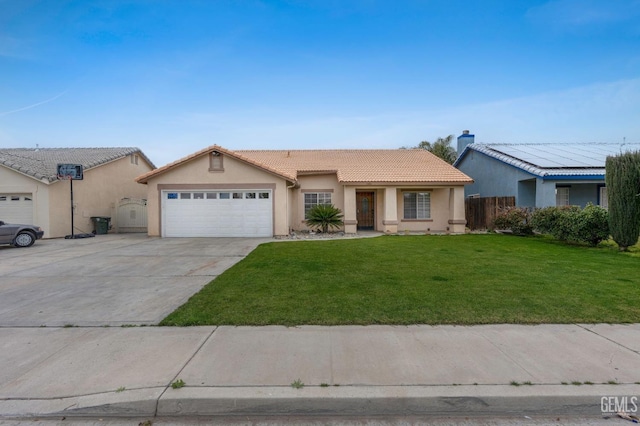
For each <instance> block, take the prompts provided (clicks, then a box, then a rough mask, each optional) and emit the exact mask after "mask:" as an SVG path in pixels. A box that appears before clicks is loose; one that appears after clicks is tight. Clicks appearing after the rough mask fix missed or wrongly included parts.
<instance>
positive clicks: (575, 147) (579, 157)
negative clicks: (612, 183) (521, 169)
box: [489, 144, 640, 169]
mask: <svg viewBox="0 0 640 426" xmlns="http://www.w3.org/2000/svg"><path fill="white" fill-rule="evenodd" d="M489 147H490V148H491V149H493V150H494V151H498V152H501V153H503V154H506V155H508V156H511V157H513V158H515V159H518V160H521V161H524V162H526V163H530V164H533V165H535V166H538V167H540V168H544V169H547V168H579V167H604V164H605V161H606V159H607V156H608V155H617V154H619V153H620V152H621V144H557V145H552V144H521V145H517V144H513V145H491V144H489ZM638 149H640V144H627V145H625V146H623V147H622V151H627V150H638Z"/></svg>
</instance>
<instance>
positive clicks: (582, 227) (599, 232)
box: [574, 203, 609, 246]
mask: <svg viewBox="0 0 640 426" xmlns="http://www.w3.org/2000/svg"><path fill="white" fill-rule="evenodd" d="M575 227H576V229H575V231H574V236H575V238H576V241H580V242H585V243H587V244H590V245H592V246H597V245H598V244H600V242H601V241H604V240H606V239H608V238H609V213H608V212H607V210H605V209H603V208H602V207H600V206H594V205H593V204H591V203H589V204H587V206H586V207H585V208H584V209H582V211H581V212H580V214H579V215H578V221H577V223H576V225H575Z"/></svg>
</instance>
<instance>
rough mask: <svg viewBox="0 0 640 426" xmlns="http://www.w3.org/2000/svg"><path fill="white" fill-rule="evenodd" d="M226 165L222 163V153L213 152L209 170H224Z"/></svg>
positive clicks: (210, 157)
mask: <svg viewBox="0 0 640 426" xmlns="http://www.w3.org/2000/svg"><path fill="white" fill-rule="evenodd" d="M223 170H224V167H223V165H222V154H220V153H219V152H215V151H214V152H212V153H211V155H210V156H209V171H217V172H220V171H223Z"/></svg>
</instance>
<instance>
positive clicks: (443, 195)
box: [397, 187, 450, 232]
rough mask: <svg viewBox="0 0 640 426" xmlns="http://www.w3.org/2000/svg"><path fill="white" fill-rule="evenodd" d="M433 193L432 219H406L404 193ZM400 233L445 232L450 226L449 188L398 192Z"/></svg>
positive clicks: (413, 189)
mask: <svg viewBox="0 0 640 426" xmlns="http://www.w3.org/2000/svg"><path fill="white" fill-rule="evenodd" d="M405 192H429V193H431V197H430V198H431V218H430V219H405V218H404V195H403V194H404V193H405ZM397 203H398V222H399V223H398V232H427V231H430V232H445V231H446V230H447V227H448V226H449V224H448V222H449V217H450V211H449V188H448V187H447V188H403V189H401V190H400V191H398V197H397Z"/></svg>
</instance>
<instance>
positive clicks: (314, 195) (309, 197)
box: [304, 192, 331, 218]
mask: <svg viewBox="0 0 640 426" xmlns="http://www.w3.org/2000/svg"><path fill="white" fill-rule="evenodd" d="M318 204H331V193H330V192H305V194H304V217H305V218H307V217H308V216H309V210H311V209H312V208H314V207H315V206H317V205H318Z"/></svg>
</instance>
